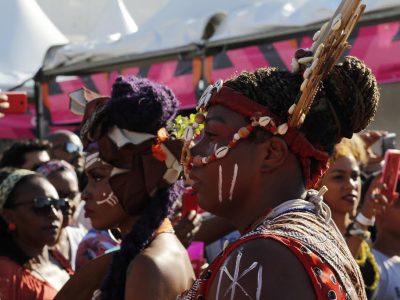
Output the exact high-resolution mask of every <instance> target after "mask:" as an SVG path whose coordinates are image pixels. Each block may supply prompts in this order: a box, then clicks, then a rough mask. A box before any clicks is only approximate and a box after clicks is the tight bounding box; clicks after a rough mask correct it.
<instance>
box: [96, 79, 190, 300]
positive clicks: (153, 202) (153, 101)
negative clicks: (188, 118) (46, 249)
mask: <svg viewBox="0 0 400 300" xmlns="http://www.w3.org/2000/svg"><path fill="white" fill-rule="evenodd" d="M177 108H178V100H177V99H176V98H175V96H174V94H173V92H172V91H171V90H170V89H169V88H167V87H165V86H163V85H160V84H156V83H154V82H151V81H150V80H147V79H143V78H137V77H129V78H124V77H119V78H117V80H116V82H115V83H114V85H113V89H112V96H111V100H110V101H109V103H108V104H107V107H106V110H105V115H107V117H106V120H105V122H104V124H103V126H104V130H105V131H107V129H108V128H110V127H111V126H117V127H119V128H120V129H126V130H130V131H136V132H146V133H151V134H156V133H157V131H158V130H159V129H160V128H161V127H164V126H166V124H167V122H168V121H170V120H171V119H172V118H174V117H175V114H176V112H177ZM182 191H183V184H182V182H179V181H178V182H177V183H175V184H174V185H172V186H171V187H169V188H163V189H161V188H160V189H158V190H157V191H156V193H155V194H154V195H153V196H151V197H149V199H146V200H145V202H146V206H145V208H144V210H143V211H142V212H141V213H140V218H139V219H138V221H137V222H136V223H135V224H134V225H133V227H132V229H131V231H130V232H129V233H128V234H127V235H126V236H125V237H124V238H123V240H122V243H121V249H120V251H118V252H117V253H116V254H114V257H113V261H112V264H111V267H110V269H109V272H108V274H107V277H106V279H105V281H104V282H103V285H102V287H101V292H102V293H101V297H102V299H103V300H111V299H112V300H115V299H123V298H124V294H125V281H126V271H127V268H128V266H129V263H130V262H131V261H132V260H133V259H134V258H135V257H136V255H138V254H139V253H140V252H141V251H142V250H143V249H144V248H145V247H146V246H147V245H148V244H149V242H150V241H151V237H152V235H153V233H154V232H155V230H156V229H157V228H158V227H159V226H160V225H161V222H162V221H163V220H164V219H165V218H166V217H167V216H169V215H170V213H171V212H172V211H171V210H172V207H173V204H174V203H175V201H176V200H177V198H178V197H179V195H180V194H181V193H182Z"/></svg>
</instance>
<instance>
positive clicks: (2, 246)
mask: <svg viewBox="0 0 400 300" xmlns="http://www.w3.org/2000/svg"><path fill="white" fill-rule="evenodd" d="M14 170H16V169H14V168H3V169H1V170H0V184H1V183H2V182H3V181H4V180H5V179H6V178H7V177H8V175H10V174H11V173H12V172H13V171H14ZM34 176H39V177H42V176H41V175H39V174H32V175H27V176H25V177H24V178H22V179H21V180H20V181H18V182H17V184H16V185H15V186H14V188H13V190H12V191H11V193H10V195H9V196H8V198H7V199H6V202H5V204H4V206H3V208H10V207H11V206H12V205H13V203H14V201H15V194H16V192H17V191H18V190H19V189H20V188H21V187H23V186H24V184H25V183H26V182H27V181H28V180H30V179H31V178H32V177H34ZM0 256H5V257H8V258H9V259H11V260H12V261H14V262H15V263H17V264H19V265H20V266H23V265H25V264H26V263H27V262H28V261H29V260H30V259H31V257H29V256H28V255H27V254H25V253H24V251H23V250H22V249H21V248H20V247H19V246H18V244H17V243H16V242H15V240H14V238H13V237H12V235H11V232H10V231H9V230H8V223H7V222H6V221H5V220H4V218H3V217H2V216H1V215H0Z"/></svg>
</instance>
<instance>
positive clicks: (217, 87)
mask: <svg viewBox="0 0 400 300" xmlns="http://www.w3.org/2000/svg"><path fill="white" fill-rule="evenodd" d="M223 84H224V81H223V80H222V79H218V80H217V81H216V82H215V84H214V88H215V89H217V93H218V92H219V91H220V90H221V88H222V85H223Z"/></svg>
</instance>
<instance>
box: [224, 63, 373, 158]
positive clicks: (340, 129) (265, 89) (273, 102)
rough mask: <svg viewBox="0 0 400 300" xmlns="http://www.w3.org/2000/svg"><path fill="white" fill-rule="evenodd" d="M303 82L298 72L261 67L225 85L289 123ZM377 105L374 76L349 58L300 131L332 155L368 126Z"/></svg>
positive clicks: (321, 93) (334, 72)
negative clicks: (337, 146)
mask: <svg viewBox="0 0 400 300" xmlns="http://www.w3.org/2000/svg"><path fill="white" fill-rule="evenodd" d="M302 81H303V78H302V77H301V75H299V74H297V73H290V72H288V71H280V70H278V69H276V68H261V69H258V70H256V71H254V72H243V73H241V74H240V75H239V76H237V77H236V78H233V79H230V80H228V81H227V82H225V84H226V85H227V86H228V87H230V88H232V89H234V90H237V91H239V92H241V93H242V94H244V95H245V96H247V97H248V98H250V99H252V100H253V101H255V102H257V103H259V104H262V105H264V106H266V107H268V108H269V109H270V111H271V112H272V113H274V114H275V115H276V116H278V117H279V118H280V119H281V120H287V119H288V110H289V108H290V106H291V105H292V104H293V103H294V102H295V100H296V97H297V95H298V93H299V90H300V85H301V83H302ZM378 102H379V90H378V85H377V82H376V79H375V76H374V75H373V74H372V72H371V70H370V69H369V68H368V67H367V66H366V65H365V64H364V63H363V62H362V61H360V60H359V59H357V58H355V57H350V56H348V57H346V58H345V59H344V61H343V63H341V64H338V65H336V66H334V68H333V69H332V71H331V72H330V73H329V74H328V76H327V78H326V79H325V80H324V81H323V83H322V85H321V88H320V89H319V91H318V93H317V95H316V97H315V99H314V102H313V104H312V106H311V108H310V111H309V113H308V115H307V117H306V119H305V122H304V124H303V125H302V126H301V128H300V131H301V132H302V133H303V134H304V135H305V136H306V138H307V139H308V140H309V141H310V142H311V143H312V144H313V145H314V146H318V148H322V149H323V150H324V151H326V152H328V153H329V154H332V151H333V147H334V145H335V144H336V143H338V142H340V140H341V139H342V138H343V137H346V138H351V137H352V135H353V133H354V132H359V131H361V130H362V129H364V128H365V127H367V125H368V124H369V123H370V121H371V120H372V119H373V116H374V115H375V112H376V110H377V106H378Z"/></svg>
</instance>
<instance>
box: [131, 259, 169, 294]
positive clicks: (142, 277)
mask: <svg viewBox="0 0 400 300" xmlns="http://www.w3.org/2000/svg"><path fill="white" fill-rule="evenodd" d="M163 283H164V276H163V274H162V270H161V269H160V267H159V265H158V264H157V261H156V260H154V259H153V258H152V257H151V256H149V255H144V254H142V253H140V254H138V255H137V256H136V257H135V259H134V260H133V261H131V263H130V264H129V266H128V269H127V272H126V283H125V299H161V298H160V295H162V293H163V292H162V290H163V287H162V285H163Z"/></svg>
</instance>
